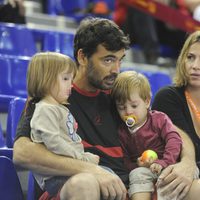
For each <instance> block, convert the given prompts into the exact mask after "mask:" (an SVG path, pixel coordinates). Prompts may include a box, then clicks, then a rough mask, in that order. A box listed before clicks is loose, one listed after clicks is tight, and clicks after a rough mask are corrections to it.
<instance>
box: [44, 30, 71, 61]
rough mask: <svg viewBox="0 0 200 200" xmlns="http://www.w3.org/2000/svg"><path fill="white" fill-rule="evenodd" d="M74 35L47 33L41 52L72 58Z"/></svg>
mask: <svg viewBox="0 0 200 200" xmlns="http://www.w3.org/2000/svg"><path fill="white" fill-rule="evenodd" d="M73 41H74V34H72V33H64V32H47V33H46V35H45V38H44V42H43V51H56V52H59V53H63V54H65V55H68V56H70V57H71V58H73Z"/></svg>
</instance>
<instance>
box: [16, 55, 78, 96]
mask: <svg viewBox="0 0 200 200" xmlns="http://www.w3.org/2000/svg"><path fill="white" fill-rule="evenodd" d="M64 70H67V72H68V73H74V74H75V73H76V70H77V66H76V65H75V63H74V62H73V60H72V59H71V58H70V57H68V56H66V55H63V54H61V53H56V52H41V53H37V54H35V55H34V56H33V57H32V59H31V61H30V62H29V66H28V71H27V90H28V95H29V96H30V97H31V98H40V99H42V98H43V97H45V96H46V95H48V94H50V90H51V89H52V87H53V86H54V85H55V84H57V78H58V74H59V73H61V72H63V71H64ZM19 78H20V77H19Z"/></svg>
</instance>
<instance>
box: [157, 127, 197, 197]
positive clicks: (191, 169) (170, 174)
mask: <svg viewBox="0 0 200 200" xmlns="http://www.w3.org/2000/svg"><path fill="white" fill-rule="evenodd" d="M177 131H178V133H179V134H180V136H181V138H182V140H183V145H182V151H181V161H180V162H179V163H177V164H175V165H171V166H169V167H167V168H166V169H165V170H164V171H163V172H162V174H161V175H160V177H159V179H158V183H157V185H158V187H162V186H165V187H164V188H163V192H162V194H163V195H168V197H169V198H173V197H175V196H177V194H179V198H180V199H181V198H183V197H184V196H185V195H186V194H187V192H188V191H189V189H190V186H191V184H192V181H193V177H194V173H195V170H196V162H195V150H194V145H193V143H192V141H191V140H190V138H189V137H188V135H187V134H186V133H185V132H184V131H182V130H181V129H179V128H178V127H177Z"/></svg>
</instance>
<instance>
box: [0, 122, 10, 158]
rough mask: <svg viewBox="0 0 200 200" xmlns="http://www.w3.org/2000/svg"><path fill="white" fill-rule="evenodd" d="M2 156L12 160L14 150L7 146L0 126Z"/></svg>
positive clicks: (0, 153) (0, 154)
mask: <svg viewBox="0 0 200 200" xmlns="http://www.w3.org/2000/svg"><path fill="white" fill-rule="evenodd" d="M0 156H6V157H8V158H10V159H12V157H13V149H12V148H8V147H7V146H6V141H5V138H4V135H3V131H2V128H1V124H0Z"/></svg>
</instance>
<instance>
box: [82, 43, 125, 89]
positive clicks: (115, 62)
mask: <svg viewBox="0 0 200 200" xmlns="http://www.w3.org/2000/svg"><path fill="white" fill-rule="evenodd" d="M124 56H125V49H122V50H119V51H117V52H111V51H108V50H106V49H105V47H104V46H102V45H99V46H98V47H97V51H96V53H94V54H93V55H92V56H91V58H90V59H89V60H88V67H87V73H86V75H87V78H88V82H89V84H90V85H91V86H92V87H94V88H96V89H101V90H109V89H111V88H112V87H113V84H114V81H115V79H116V77H117V75H118V73H119V71H120V65H121V61H122V59H123V58H124Z"/></svg>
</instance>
